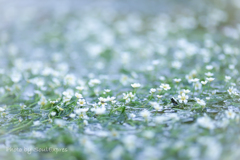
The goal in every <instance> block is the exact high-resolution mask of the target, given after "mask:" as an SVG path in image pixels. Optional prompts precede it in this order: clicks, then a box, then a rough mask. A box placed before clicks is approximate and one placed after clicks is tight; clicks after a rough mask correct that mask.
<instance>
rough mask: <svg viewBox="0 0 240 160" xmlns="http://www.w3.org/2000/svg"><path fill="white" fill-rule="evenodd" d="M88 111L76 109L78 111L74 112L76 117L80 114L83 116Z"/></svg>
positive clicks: (86, 109)
mask: <svg viewBox="0 0 240 160" xmlns="http://www.w3.org/2000/svg"><path fill="white" fill-rule="evenodd" d="M88 110H89V108H78V109H75V110H74V112H75V113H76V114H77V115H81V114H85V113H86V112H87V111H88Z"/></svg>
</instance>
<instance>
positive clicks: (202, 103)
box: [195, 98, 206, 106]
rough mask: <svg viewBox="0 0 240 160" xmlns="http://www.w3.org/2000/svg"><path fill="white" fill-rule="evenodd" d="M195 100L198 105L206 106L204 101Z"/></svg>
mask: <svg viewBox="0 0 240 160" xmlns="http://www.w3.org/2000/svg"><path fill="white" fill-rule="evenodd" d="M195 100H196V101H197V103H198V104H200V105H201V106H206V102H205V101H204V100H201V99H199V98H195Z"/></svg>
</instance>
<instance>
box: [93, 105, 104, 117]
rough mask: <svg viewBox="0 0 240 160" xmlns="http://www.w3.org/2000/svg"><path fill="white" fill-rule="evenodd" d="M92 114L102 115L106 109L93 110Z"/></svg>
mask: <svg viewBox="0 0 240 160" xmlns="http://www.w3.org/2000/svg"><path fill="white" fill-rule="evenodd" d="M94 112H95V114H96V115H101V114H104V113H105V112H106V108H105V107H99V108H96V109H94Z"/></svg>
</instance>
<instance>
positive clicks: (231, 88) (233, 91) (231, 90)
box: [227, 87, 236, 95]
mask: <svg viewBox="0 0 240 160" xmlns="http://www.w3.org/2000/svg"><path fill="white" fill-rule="evenodd" d="M227 91H228V93H229V94H230V95H232V94H233V93H235V92H236V89H235V88H233V87H229V88H228V90H227Z"/></svg>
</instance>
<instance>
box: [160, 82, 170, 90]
mask: <svg viewBox="0 0 240 160" xmlns="http://www.w3.org/2000/svg"><path fill="white" fill-rule="evenodd" d="M160 88H162V89H164V90H165V91H167V90H169V89H171V87H170V86H169V84H164V83H162V84H161V85H160Z"/></svg>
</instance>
